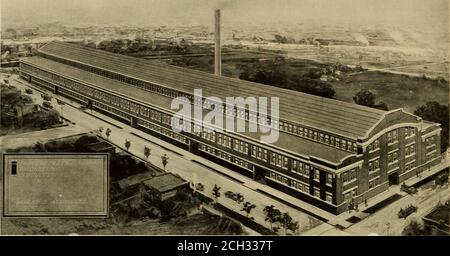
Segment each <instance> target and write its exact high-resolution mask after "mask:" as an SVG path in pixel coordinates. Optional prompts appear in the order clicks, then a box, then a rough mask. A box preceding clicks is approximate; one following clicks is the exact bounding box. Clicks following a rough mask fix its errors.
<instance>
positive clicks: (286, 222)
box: [281, 212, 299, 234]
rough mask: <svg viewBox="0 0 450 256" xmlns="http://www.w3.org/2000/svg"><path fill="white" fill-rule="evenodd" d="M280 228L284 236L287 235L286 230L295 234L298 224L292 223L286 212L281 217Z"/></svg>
mask: <svg viewBox="0 0 450 256" xmlns="http://www.w3.org/2000/svg"><path fill="white" fill-rule="evenodd" d="M281 226H282V227H283V228H284V234H287V230H291V231H293V232H295V231H296V230H297V229H298V228H299V226H298V222H293V219H292V217H291V215H289V213H288V212H285V213H283V214H282V215H281Z"/></svg>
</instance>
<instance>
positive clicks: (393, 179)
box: [388, 172, 398, 186]
mask: <svg viewBox="0 0 450 256" xmlns="http://www.w3.org/2000/svg"><path fill="white" fill-rule="evenodd" d="M388 179H389V186H391V185H397V184H398V173H397V172H392V173H390V174H389V175H388Z"/></svg>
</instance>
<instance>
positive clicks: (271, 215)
mask: <svg viewBox="0 0 450 256" xmlns="http://www.w3.org/2000/svg"><path fill="white" fill-rule="evenodd" d="M263 212H264V213H265V214H266V218H265V219H264V220H265V221H269V222H270V228H271V229H273V223H275V222H277V221H278V220H279V219H280V215H281V212H280V210H278V209H277V208H275V206H273V205H270V206H266V207H264V209H263Z"/></svg>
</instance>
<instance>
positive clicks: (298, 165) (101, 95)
mask: <svg viewBox="0 0 450 256" xmlns="http://www.w3.org/2000/svg"><path fill="white" fill-rule="evenodd" d="M52 79H57V80H61V79H58V78H56V76H52ZM66 80H67V79H63V80H61V81H60V82H61V83H63V84H65V85H66V86H68V87H69V88H71V89H73V90H76V91H80V92H84V93H86V94H88V95H89V96H91V97H93V98H95V99H97V100H100V101H104V102H106V103H109V104H111V105H113V106H115V107H117V108H119V109H124V110H127V111H130V112H134V113H135V114H136V115H141V116H146V117H148V119H149V120H152V121H156V122H160V123H163V124H166V125H168V126H170V125H171V116H170V115H168V114H165V113H162V112H159V111H156V110H153V109H150V108H147V107H144V106H141V105H138V104H135V103H133V102H130V101H127V100H124V99H122V98H120V97H119V96H114V95H110V94H108V93H105V92H102V91H100V90H97V89H95V88H89V87H87V86H84V85H80V84H78V83H75V82H72V81H70V82H68V81H66ZM96 104H97V105H98V104H100V103H96ZM102 108H104V109H108V110H109V111H112V112H114V113H117V114H119V115H120V116H124V113H123V112H121V111H117V110H115V109H114V108H111V107H108V106H107V105H102ZM132 109H134V110H133V111H132ZM126 118H130V117H129V116H128V115H127V116H126ZM145 124H149V123H148V122H145ZM185 125H186V124H185ZM187 125H189V124H187ZM191 126H193V130H194V133H195V134H197V135H198V136H202V137H203V138H205V139H207V140H209V141H212V142H216V143H217V144H219V145H222V146H224V147H227V148H230V149H231V148H233V149H234V150H235V151H237V152H241V153H244V154H248V153H249V147H250V145H249V144H248V143H247V142H244V141H241V140H238V139H234V138H232V137H230V136H228V135H225V134H221V133H216V132H214V131H208V130H205V129H203V132H202V127H201V126H200V125H197V124H195V125H192V124H191ZM155 127H159V126H155ZM189 128H190V127H189ZM187 130H191V129H187ZM170 137H174V136H172V134H170ZM181 137H182V138H184V136H181ZM177 140H178V139H177ZM232 146H233V147H232ZM268 154H269V151H268V150H267V149H263V148H261V147H257V146H252V150H251V155H252V157H255V158H257V159H260V160H262V161H267V160H268ZM289 161H290V159H289V158H288V157H286V156H283V155H281V154H278V153H275V152H270V161H269V162H270V164H272V165H274V166H277V167H281V168H284V169H289V168H291V169H292V171H293V172H296V173H298V174H301V175H303V176H305V177H309V172H310V166H309V165H308V164H306V163H303V162H301V161H297V160H294V159H291V166H290V165H289ZM317 179H319V178H318V177H317ZM329 183H330V184H331V182H329Z"/></svg>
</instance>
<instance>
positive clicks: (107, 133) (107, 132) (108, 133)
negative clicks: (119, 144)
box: [105, 128, 111, 139]
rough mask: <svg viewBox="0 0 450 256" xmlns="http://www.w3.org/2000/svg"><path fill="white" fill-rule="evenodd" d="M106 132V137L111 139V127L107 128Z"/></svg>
mask: <svg viewBox="0 0 450 256" xmlns="http://www.w3.org/2000/svg"><path fill="white" fill-rule="evenodd" d="M105 134H106V138H107V139H109V135H111V129H109V128H107V129H106V132H105Z"/></svg>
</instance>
